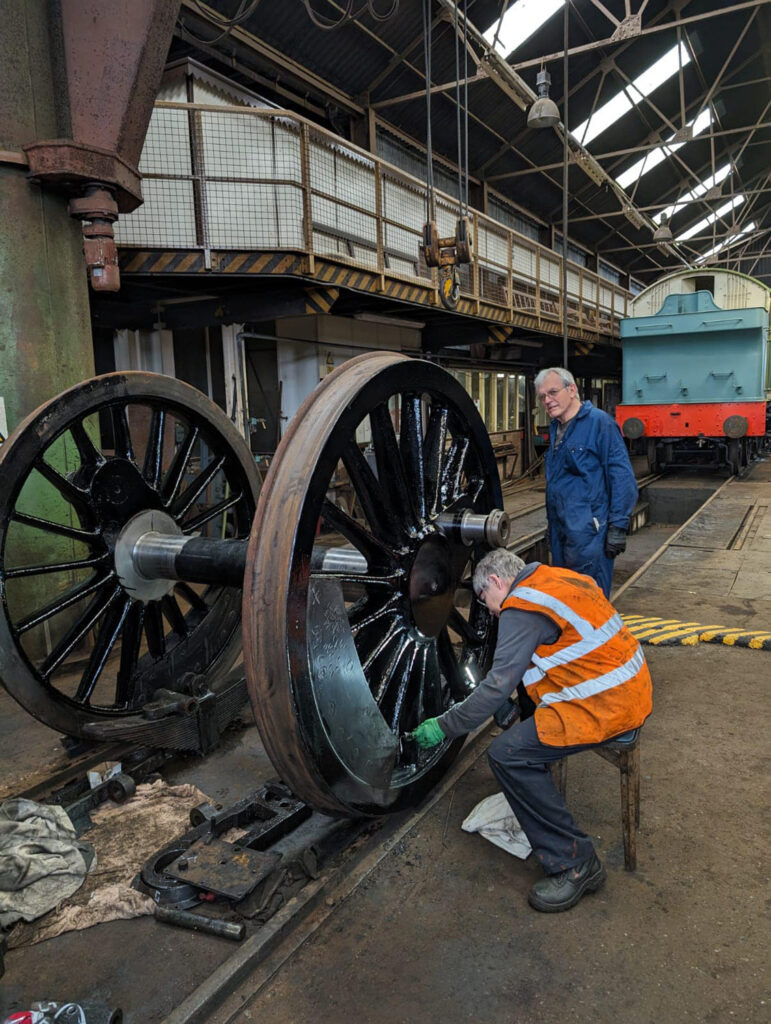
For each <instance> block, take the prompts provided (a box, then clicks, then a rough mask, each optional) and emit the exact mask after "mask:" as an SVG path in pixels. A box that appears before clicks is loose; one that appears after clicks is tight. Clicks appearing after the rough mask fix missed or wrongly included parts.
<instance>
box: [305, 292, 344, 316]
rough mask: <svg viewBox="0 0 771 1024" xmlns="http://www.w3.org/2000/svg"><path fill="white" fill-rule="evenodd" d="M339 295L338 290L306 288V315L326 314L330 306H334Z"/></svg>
mask: <svg viewBox="0 0 771 1024" xmlns="http://www.w3.org/2000/svg"><path fill="white" fill-rule="evenodd" d="M339 294H340V289H339V288H306V289H305V312H306V314H307V315H308V316H311V315H312V314H313V313H328V312H329V311H330V309H331V308H332V306H334V304H335V301H336V300H337V297H338V295H339Z"/></svg>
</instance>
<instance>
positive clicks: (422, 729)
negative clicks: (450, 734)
mask: <svg viewBox="0 0 771 1024" xmlns="http://www.w3.org/2000/svg"><path fill="white" fill-rule="evenodd" d="M410 735H411V736H412V738H413V739H414V740H415V742H416V743H417V745H418V746H419V747H422V748H423V749H424V750H425V749H426V748H427V747H435V746H436V745H437V743H441V742H442V740H446V739H447V737H446V736H445V734H444V733H443V732H442V727H441V725H439V723H438V722H437V720H436V719H435V718H427V719H426V720H425V722H421V723H420V725H419V726H418V727H417V729H414V730H413V732H411V733H410Z"/></svg>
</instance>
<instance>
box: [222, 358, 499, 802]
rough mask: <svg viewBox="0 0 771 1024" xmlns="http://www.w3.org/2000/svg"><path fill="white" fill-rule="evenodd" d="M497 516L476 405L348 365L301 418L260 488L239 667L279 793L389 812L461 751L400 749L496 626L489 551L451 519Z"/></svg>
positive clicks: (419, 375)
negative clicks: (478, 593)
mask: <svg viewBox="0 0 771 1024" xmlns="http://www.w3.org/2000/svg"><path fill="white" fill-rule="evenodd" d="M500 507H501V492H500V484H499V479H498V472H497V468H496V464H495V459H494V456H493V452H492V449H491V446H490V441H489V437H488V434H487V431H486V429H485V426H484V424H483V422H482V420H481V418H480V417H479V414H478V412H477V410H476V408H475V407H474V404H473V402H472V401H471V399H470V398H469V396H468V395H467V394H466V392H465V391H464V390H463V388H462V387H461V386H460V385H459V384H458V382H457V381H456V380H455V379H454V378H453V377H452V376H451V375H450V374H448V373H446V372H445V371H444V370H441V369H440V368H438V367H436V366H434V365H433V364H431V363H428V362H423V361H419V360H414V359H408V358H405V357H403V356H398V355H392V354H389V353H368V354H366V355H362V356H359V357H357V358H355V359H352V360H351V361H350V362H348V363H346V364H345V365H344V366H342V367H340V368H339V369H338V370H336V371H335V372H334V373H332V374H331V375H330V376H329V377H327V378H326V379H325V381H324V382H323V383H322V384H321V385H320V386H319V387H318V388H317V389H316V390H315V391H314V392H313V394H312V395H311V396H310V397H309V398H308V399H307V401H306V402H305V404H304V405H303V407H302V408H301V409H300V411H299V412H298V414H297V415H296V416H295V418H294V419H293V421H292V424H291V426H290V428H289V430H288V431H287V434H286V435H285V437H284V438H283V440H282V442H281V444H280V446H279V449H278V451H277V453H276V456H275V458H274V460H273V463H272V465H271V468H270V471H269V473H268V476H267V478H266V481H265V484H264V485H263V492H262V495H261V498H260V503H259V507H258V511H257V516H256V518H255V521H254V524H253V527H252V534H251V539H250V542H249V550H248V555H247V565H246V574H245V577H244V598H243V600H244V604H243V610H242V617H243V620H244V660H245V667H246V675H247V682H248V685H249V690H250V696H251V699H252V706H253V710H254V714H255V718H256V720H257V724H258V727H259V729H260V733H261V735H262V738H263V741H264V743H265V746H266V748H267V751H268V754H269V755H270V757H271V760H272V761H273V763H274V765H275V766H276V768H277V769H278V770H279V772H280V773H281V776H282V778H283V780H284V781H285V782H286V783H287V784H288V785H289V786H291V787H292V788H293V790H294V791H295V792H296V793H297V794H298V796H300V797H301V798H302V799H303V800H305V801H307V802H308V803H310V804H312V805H313V806H314V807H316V808H318V809H320V810H324V811H326V812H328V813H331V814H336V815H353V816H355V815H362V814H364V815H379V814H383V813H386V812H388V811H393V810H395V809H397V808H400V807H402V806H406V805H409V804H410V803H413V802H415V801H416V800H418V799H420V797H421V796H422V795H423V794H424V793H425V792H426V791H427V790H428V789H429V788H431V787H432V786H433V785H434V784H435V783H436V781H437V780H438V778H439V777H440V776H441V774H442V773H443V772H444V771H446V769H447V768H448V767H449V764H450V763H451V761H452V760H453V758H454V757H455V756H456V754H457V753H458V751H459V749H460V746H461V745H462V741H454V742H450V741H449V740H448V741H446V742H444V743H442V744H440V745H439V746H438V747H435V748H434V749H432V750H429V751H421V750H418V749H417V747H416V746H415V745H414V743H411V742H404V741H403V740H402V737H404V736H405V735H406V734H407V733H409V732H410V730H412V729H413V728H414V727H415V726H416V725H417V724H418V722H419V721H421V720H422V719H423V718H425V717H427V716H435V715H438V714H441V712H443V711H444V710H446V709H447V708H448V707H449V706H450V705H451V704H452V703H453V702H454V701H458V700H462V699H463V697H464V696H466V694H467V693H468V692H469V682H470V680H471V679H473V678H474V677H475V676H477V677H478V676H479V675H480V674H481V673H484V672H485V671H486V669H487V667H488V666H489V663H490V660H491V657H492V652H493V648H494V643H495V622H494V621H493V620H491V619H490V617H489V616H488V614H487V612H486V611H485V610H484V609H483V608H482V606H481V605H480V604H479V603H478V602H476V601H475V600H474V599H473V594H472V592H471V588H470V574H471V572H472V571H473V566H474V564H475V562H476V561H477V560H478V558H479V557H481V555H482V554H483V553H484V551H485V550H486V548H485V547H484V546H483V545H482V544H481V543H477V542H472V543H470V544H469V543H468V537H466V543H464V540H463V539H462V537H461V535H460V532H459V531H458V530H453V529H452V528H451V523H452V521H453V519H457V518H459V517H460V516H461V515H462V514H463V512H464V511H465V512H472V513H477V514H486V513H488V512H490V511H491V510H493V509H495V508H500Z"/></svg>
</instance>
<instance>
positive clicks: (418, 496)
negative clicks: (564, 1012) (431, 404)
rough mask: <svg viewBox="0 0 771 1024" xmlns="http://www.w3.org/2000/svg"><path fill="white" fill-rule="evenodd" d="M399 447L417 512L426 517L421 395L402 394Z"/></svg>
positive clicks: (423, 518)
mask: <svg viewBox="0 0 771 1024" xmlns="http://www.w3.org/2000/svg"><path fill="white" fill-rule="evenodd" d="M399 448H400V451H401V456H402V461H403V463H404V472H405V476H406V479H407V486H408V487H409V490H410V493H411V494H412V499H413V501H414V503H415V512H416V514H417V516H418V519H419V520H425V518H426V493H425V465H424V462H423V408H422V404H421V398H420V395H402V416H401V426H400V430H399Z"/></svg>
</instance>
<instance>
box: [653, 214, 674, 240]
mask: <svg viewBox="0 0 771 1024" xmlns="http://www.w3.org/2000/svg"><path fill="white" fill-rule="evenodd" d="M653 241H654V242H655V243H656V244H657V245H666V244H667V243H668V242H672V241H674V239H673V237H672V232H671V230H670V227H669V217H662V218H661V223H660V224H659V226H658V227H657V228H656V230H655V231H654V232H653Z"/></svg>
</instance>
